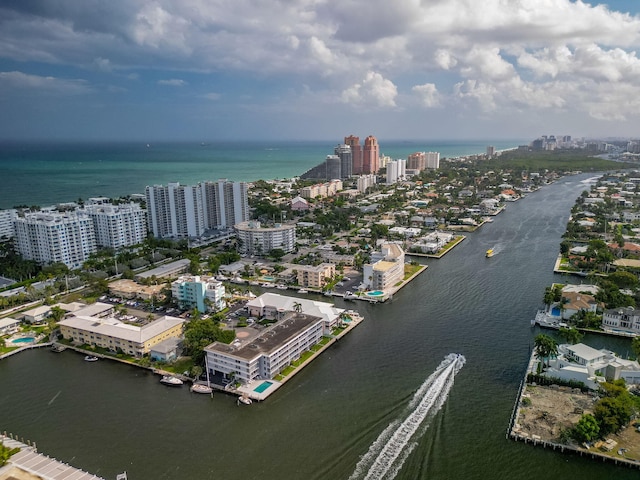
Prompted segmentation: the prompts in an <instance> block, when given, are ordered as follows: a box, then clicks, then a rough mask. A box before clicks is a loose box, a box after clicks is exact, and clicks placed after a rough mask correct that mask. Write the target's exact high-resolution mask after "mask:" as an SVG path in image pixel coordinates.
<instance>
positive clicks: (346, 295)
mask: <svg viewBox="0 0 640 480" xmlns="http://www.w3.org/2000/svg"><path fill="white" fill-rule="evenodd" d="M356 298H358V296H357V295H354V294H353V292H350V291H349V290H347V291H346V292H345V293H344V299H345V300H355V299H356Z"/></svg>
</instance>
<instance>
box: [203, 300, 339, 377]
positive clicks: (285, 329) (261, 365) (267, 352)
mask: <svg viewBox="0 0 640 480" xmlns="http://www.w3.org/2000/svg"><path fill="white" fill-rule="evenodd" d="M247 309H248V311H249V315H251V316H253V317H256V318H267V319H274V320H277V322H276V324H275V325H273V326H272V327H267V328H266V329H263V330H260V333H259V334H258V336H257V337H255V338H253V339H251V340H241V339H236V340H235V341H234V342H233V343H232V344H231V345H228V344H226V343H221V342H215V343H212V344H211V345H209V346H208V347H206V348H205V349H204V351H205V354H206V356H207V365H208V367H209V370H210V372H209V373H210V374H223V375H225V376H227V377H228V376H231V375H233V376H234V378H235V379H236V380H239V381H240V382H242V383H249V382H251V381H252V380H255V379H257V378H262V379H271V378H274V377H275V376H276V375H277V374H278V373H280V372H281V371H282V370H284V369H285V368H286V367H288V366H289V365H290V364H291V362H293V361H295V360H298V359H299V358H301V356H302V355H303V354H304V353H305V352H307V351H308V350H310V349H311V347H313V346H314V345H316V344H317V343H319V342H320V341H321V340H322V338H323V335H325V334H329V333H330V331H331V329H332V328H333V327H334V326H335V325H336V324H337V322H338V318H339V317H340V315H341V314H342V312H344V310H343V309H340V308H336V307H334V306H333V305H332V304H330V303H326V302H318V301H314V300H307V299H303V298H296V297H287V296H284V295H278V294H274V293H265V294H263V295H261V296H259V297H258V298H254V299H253V300H250V301H249V302H247Z"/></svg>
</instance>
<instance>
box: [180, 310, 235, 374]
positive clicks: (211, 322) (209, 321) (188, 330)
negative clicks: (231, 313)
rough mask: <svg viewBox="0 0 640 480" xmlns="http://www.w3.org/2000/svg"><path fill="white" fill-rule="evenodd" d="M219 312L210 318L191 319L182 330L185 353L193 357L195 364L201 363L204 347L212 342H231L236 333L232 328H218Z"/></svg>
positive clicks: (220, 316) (220, 317)
mask: <svg viewBox="0 0 640 480" xmlns="http://www.w3.org/2000/svg"><path fill="white" fill-rule="evenodd" d="M221 319H222V315H221V314H215V315H213V317H211V318H206V319H203V318H197V319H192V320H191V321H190V322H189V323H187V324H186V326H185V330H184V348H185V353H186V354H187V355H189V356H191V357H192V358H193V361H194V363H195V364H200V363H202V360H203V359H204V348H205V347H206V346H207V345H210V344H211V343H213V342H222V343H231V342H232V341H233V340H234V339H235V338H236V334H235V332H234V331H233V330H223V329H222V328H220V325H219V324H220V320H221Z"/></svg>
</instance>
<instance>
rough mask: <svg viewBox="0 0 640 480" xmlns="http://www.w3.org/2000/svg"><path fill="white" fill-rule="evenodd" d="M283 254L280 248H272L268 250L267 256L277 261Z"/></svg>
mask: <svg viewBox="0 0 640 480" xmlns="http://www.w3.org/2000/svg"><path fill="white" fill-rule="evenodd" d="M284 255H285V252H284V250H283V249H281V248H273V249H271V250H270V251H269V256H270V257H271V258H273V259H274V260H275V261H276V262H279V261H280V260H282V257H284Z"/></svg>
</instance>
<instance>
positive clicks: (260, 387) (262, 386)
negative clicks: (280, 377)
mask: <svg viewBox="0 0 640 480" xmlns="http://www.w3.org/2000/svg"><path fill="white" fill-rule="evenodd" d="M271 385H273V382H262V383H261V384H260V385H258V386H257V387H256V388H254V389H253V391H254V392H257V393H262V392H264V391H265V390H266V389H267V388H269V387H270V386H271Z"/></svg>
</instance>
